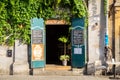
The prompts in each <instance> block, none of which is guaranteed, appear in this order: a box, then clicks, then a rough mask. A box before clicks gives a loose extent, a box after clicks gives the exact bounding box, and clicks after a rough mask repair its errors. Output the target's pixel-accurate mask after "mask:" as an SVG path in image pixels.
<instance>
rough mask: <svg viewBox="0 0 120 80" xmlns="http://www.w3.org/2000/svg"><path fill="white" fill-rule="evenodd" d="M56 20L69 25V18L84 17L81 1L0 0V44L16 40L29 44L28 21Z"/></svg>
mask: <svg viewBox="0 0 120 80" xmlns="http://www.w3.org/2000/svg"><path fill="white" fill-rule="evenodd" d="M33 17H38V18H44V20H47V19H52V18H57V19H64V20H66V21H68V22H69V23H70V18H71V17H86V6H85V4H84V2H83V0H0V44H3V45H10V46H12V45H13V44H14V41H15V40H16V39H19V40H21V41H22V43H26V44H29V43H30V20H31V18H33Z"/></svg>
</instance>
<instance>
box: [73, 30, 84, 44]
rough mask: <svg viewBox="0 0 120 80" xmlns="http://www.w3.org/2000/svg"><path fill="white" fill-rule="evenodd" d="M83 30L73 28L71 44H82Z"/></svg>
mask: <svg viewBox="0 0 120 80" xmlns="http://www.w3.org/2000/svg"><path fill="white" fill-rule="evenodd" d="M83 32H84V31H83V30H79V29H77V30H73V39H72V41H73V44H74V45H79V44H80V45H81V44H84V38H83V37H84V36H83Z"/></svg>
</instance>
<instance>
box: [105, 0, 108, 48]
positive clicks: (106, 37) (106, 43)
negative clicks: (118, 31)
mask: <svg viewBox="0 0 120 80" xmlns="http://www.w3.org/2000/svg"><path fill="white" fill-rule="evenodd" d="M106 7H107V8H106V30H105V46H106V47H108V45H109V38H108V7H109V0H107V6H106Z"/></svg>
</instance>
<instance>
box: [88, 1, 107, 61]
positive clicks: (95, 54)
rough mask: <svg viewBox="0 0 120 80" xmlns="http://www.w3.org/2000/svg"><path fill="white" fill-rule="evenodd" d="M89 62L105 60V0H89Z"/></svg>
mask: <svg viewBox="0 0 120 80" xmlns="http://www.w3.org/2000/svg"><path fill="white" fill-rule="evenodd" d="M88 7H89V26H88V27H89V28H88V31H89V32H88V36H89V37H88V39H89V40H88V43H89V46H88V48H89V62H93V61H95V60H104V34H105V26H106V24H105V22H106V18H105V15H104V9H103V8H104V7H103V0H89V6H88Z"/></svg>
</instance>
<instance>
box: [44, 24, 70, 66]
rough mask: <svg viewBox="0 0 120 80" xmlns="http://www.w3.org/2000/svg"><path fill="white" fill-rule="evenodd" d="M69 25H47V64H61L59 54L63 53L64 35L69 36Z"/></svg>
mask: <svg viewBox="0 0 120 80" xmlns="http://www.w3.org/2000/svg"><path fill="white" fill-rule="evenodd" d="M68 31H69V25H46V64H56V65H61V61H60V60H59V56H60V55H61V54H63V50H64V49H63V43H62V42H60V41H58V38H59V37H61V36H62V35H64V36H68V34H69V32H68Z"/></svg>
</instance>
